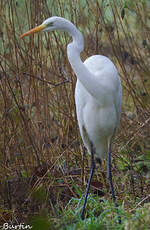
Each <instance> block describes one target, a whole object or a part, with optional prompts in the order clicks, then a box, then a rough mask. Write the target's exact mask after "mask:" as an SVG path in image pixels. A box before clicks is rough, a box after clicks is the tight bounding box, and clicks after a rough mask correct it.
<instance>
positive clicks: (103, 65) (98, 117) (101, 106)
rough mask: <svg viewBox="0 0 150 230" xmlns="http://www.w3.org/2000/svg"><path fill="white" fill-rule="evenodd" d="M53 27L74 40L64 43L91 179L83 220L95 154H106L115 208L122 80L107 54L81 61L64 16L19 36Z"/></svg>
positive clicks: (78, 40)
mask: <svg viewBox="0 0 150 230" xmlns="http://www.w3.org/2000/svg"><path fill="white" fill-rule="evenodd" d="M55 29H59V30H63V31H66V32H68V33H69V34H70V35H71V37H72V39H73V41H72V42H71V43H70V44H68V46H67V55H68V59H69V62H70V64H71V66H72V69H73V70H74V72H75V74H76V77H77V83H76V89H75V103H76V112H77V118H78V124H79V129H80V133H81V136H82V140H83V142H84V145H85V147H86V148H87V150H88V152H89V153H90V154H91V172H90V178H89V182H88V186H87V190H86V195H85V200H84V204H83V208H82V213H81V218H82V219H83V218H84V211H85V205H86V201H87V196H88V192H89V188H90V183H91V180H92V176H93V173H94V169H95V161H94V158H95V157H96V158H98V159H100V160H101V159H103V158H104V157H106V156H108V166H107V172H108V179H109V182H110V188H111V192H112V197H113V201H114V204H115V206H116V207H118V205H117V203H116V198H115V194H114V188H113V184H112V176H111V154H110V151H111V142H112V139H113V136H114V135H115V133H116V130H117V127H118V124H119V120H120V114H121V101H122V89H121V82H120V78H119V75H118V72H117V69H116V67H115V66H114V64H113V63H112V62H111V61H110V60H109V59H108V58H107V57H105V56H102V55H94V56H91V57H89V58H87V59H86V61H85V62H84V63H83V62H82V60H81V58H80V53H81V52H82V50H83V48H84V39H83V36H82V34H81V32H80V31H79V30H78V29H77V28H76V27H75V26H74V25H73V24H72V23H71V22H70V21H68V20H66V19H64V18H61V17H51V18H48V19H46V20H45V21H44V22H43V23H42V25H40V26H38V27H36V28H34V29H32V30H30V31H28V32H26V33H24V34H23V35H21V36H20V38H23V37H25V36H28V35H30V34H32V33H35V32H38V31H41V30H42V31H52V30H55ZM56 52H57V51H56ZM107 153H108V155H107ZM118 217H119V223H121V218H120V216H118Z"/></svg>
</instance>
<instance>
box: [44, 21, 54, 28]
mask: <svg viewBox="0 0 150 230" xmlns="http://www.w3.org/2000/svg"><path fill="white" fill-rule="evenodd" d="M53 24H54V23H53V22H49V23H47V25H46V26H47V27H51V26H53Z"/></svg>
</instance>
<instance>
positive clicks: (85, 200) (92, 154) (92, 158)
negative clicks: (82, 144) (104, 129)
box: [81, 143, 95, 220]
mask: <svg viewBox="0 0 150 230" xmlns="http://www.w3.org/2000/svg"><path fill="white" fill-rule="evenodd" d="M90 144H91V168H90V177H89V180H88V185H87V189H86V193H85V198H84V203H83V207H82V211H81V219H82V220H83V219H84V211H85V206H86V202H87V197H88V194H89V189H90V184H91V181H92V177H93V174H94V169H95V161H94V152H95V150H94V146H93V143H90Z"/></svg>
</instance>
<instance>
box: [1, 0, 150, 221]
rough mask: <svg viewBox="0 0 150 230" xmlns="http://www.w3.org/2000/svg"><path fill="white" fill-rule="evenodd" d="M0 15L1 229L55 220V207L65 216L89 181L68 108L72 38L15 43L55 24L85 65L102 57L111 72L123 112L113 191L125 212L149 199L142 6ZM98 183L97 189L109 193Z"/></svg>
mask: <svg viewBox="0 0 150 230" xmlns="http://www.w3.org/2000/svg"><path fill="white" fill-rule="evenodd" d="M0 15H1V22H0V50H1V52H0V81H1V84H0V92H1V93H0V108H1V109H0V118H1V119H0V133H1V136H0V164H1V167H0V175H1V176H0V177H1V184H0V186H1V198H0V200H1V203H2V207H3V208H2V214H3V215H2V217H3V218H2V222H3V220H4V219H5V221H6V220H7V218H8V219H12V220H13V221H15V219H16V218H17V219H21V217H20V215H19V213H20V212H22V213H26V215H24V217H23V218H26V217H28V216H29V213H37V212H38V211H39V210H41V209H42V208H43V207H48V208H49V209H50V210H51V212H52V214H53V215H54V213H55V212H56V209H55V208H54V205H57V207H59V208H60V209H63V208H64V205H65V204H66V203H67V202H68V200H69V199H70V198H71V197H72V196H74V197H79V196H80V195H81V192H82V191H83V189H82V187H83V185H85V181H86V179H87V172H88V168H87V166H88V160H87V153H86V151H85V149H84V147H83V144H82V141H81V138H80V135H79V131H78V126H77V121H76V113H75V105H74V88H75V82H76V78H75V75H74V73H73V71H72V69H71V67H70V64H69V63H68V59H67V56H66V46H67V44H68V43H69V41H70V38H69V36H68V35H67V34H64V33H62V32H58V31H56V32H53V33H51V34H48V33H41V34H35V35H33V36H31V37H29V38H25V39H24V40H22V41H21V40H19V35H20V34H22V33H23V32H25V31H27V30H28V29H30V28H32V27H34V26H36V25H38V24H40V23H42V21H43V20H44V19H46V18H48V17H50V16H54V15H58V16H62V17H66V18H67V19H69V20H71V21H72V22H73V23H74V24H75V25H76V26H77V27H78V28H79V29H80V30H81V31H82V33H83V35H84V38H85V49H84V51H83V53H82V54H81V57H82V59H83V60H85V59H86V57H88V56H91V55H93V54H98V53H99V54H103V55H106V56H108V57H109V58H110V59H111V60H112V61H113V62H114V63H115V65H116V66H117V68H118V71H119V74H120V76H121V80H122V85H123V111H122V118H121V125H120V130H119V133H118V136H117V137H116V140H115V144H114V148H113V154H112V155H113V156H112V157H113V174H114V183H115V187H116V190H117V195H118V199H120V200H121V201H123V199H122V197H124V202H125V205H126V207H127V208H129V207H130V206H131V204H132V205H133V204H134V199H135V201H137V202H138V201H140V199H142V198H143V197H146V196H147V194H148V192H150V191H149V187H148V180H149V179H148V178H149V174H148V170H149V169H150V151H149V147H150V145H149V140H150V135H149V133H150V106H149V98H150V79H149V76H150V68H149V67H150V64H149V63H150V62H149V61H150V60H149V59H150V58H149V53H150V45H149V42H150V33H149V1H138V0H136V1H123V0H117V1H98V0H96V1H90V0H82V1H70V0H67V1H63V0H62V1H60V0H55V1H50V0H47V1H46V0H44V1H43V0H37V1H29V0H22V1H21V0H20V1H14V0H13V1H12V0H8V1H1V2H0ZM102 170H103V171H105V167H103V168H102ZM97 177H98V180H101V179H100V176H99V174H97ZM95 180H96V181H97V179H96V178H95ZM103 183H104V182H103ZM103 183H102V185H101V188H99V189H103V190H104V191H105V190H106V189H107V190H108V186H107V185H106V186H105V185H104V184H103ZM76 185H78V186H79V188H78V186H76ZM39 191H41V193H39ZM41 194H45V195H44V196H42V197H41ZM129 195H130V196H129ZM105 196H106V197H107V198H108V191H107V192H106V193H105ZM129 197H130V198H129ZM145 201H147V199H145ZM145 201H144V202H145ZM50 207H51V208H50ZM6 210H7V211H6ZM5 212H6V213H7V215H5ZM8 213H9V215H8ZM14 213H15V214H14Z"/></svg>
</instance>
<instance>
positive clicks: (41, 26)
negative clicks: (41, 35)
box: [20, 24, 46, 39]
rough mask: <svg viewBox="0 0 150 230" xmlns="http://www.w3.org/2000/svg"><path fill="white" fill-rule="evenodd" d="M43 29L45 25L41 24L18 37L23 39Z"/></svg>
mask: <svg viewBox="0 0 150 230" xmlns="http://www.w3.org/2000/svg"><path fill="white" fill-rule="evenodd" d="M45 27H46V25H44V24H43V25H40V26H37V27H35V28H33V29H31V30H29V31H27V32H26V33H24V34H22V35H21V36H20V39H21V38H24V37H26V36H28V35H30V34H34V33H37V32H39V31H41V30H43V29H44V28H45Z"/></svg>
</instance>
